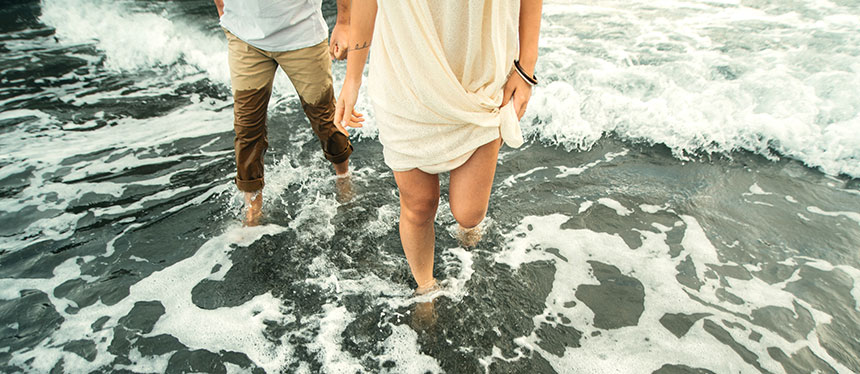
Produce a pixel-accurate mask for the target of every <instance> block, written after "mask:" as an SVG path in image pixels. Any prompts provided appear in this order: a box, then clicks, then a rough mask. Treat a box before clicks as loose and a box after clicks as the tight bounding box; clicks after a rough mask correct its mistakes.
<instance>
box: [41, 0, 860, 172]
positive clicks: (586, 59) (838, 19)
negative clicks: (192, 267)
mask: <svg viewBox="0 0 860 374" xmlns="http://www.w3.org/2000/svg"><path fill="white" fill-rule="evenodd" d="M818 3H819V2H815V1H806V2H804V1H800V2H795V3H792V5H778V4H771V3H768V2H761V3H760V4H759V3H757V4H753V5H742V4H739V3H736V2H720V3H715V2H701V1H692V0H686V1H684V0H676V1H671V0H667V1H661V2H658V3H656V4H655V3H652V2H644V1H635V2H629V1H623V2H622V1H611V2H601V4H600V5H599V6H597V5H593V4H591V3H584V2H574V1H548V2H547V4H546V6H545V11H544V16H543V25H542V35H541V57H540V61H539V63H538V66H537V71H538V75H539V76H540V77H541V79H542V81H543V82H545V83H543V84H542V85H541V86H539V87H537V88H536V89H535V91H534V94H533V97H532V99H531V102H530V103H529V111H528V112H527V113H526V116H525V118H524V120H523V121H522V124H523V130H524V133H525V135H526V136H527V137H529V138H530V139H532V140H534V141H540V142H542V143H545V144H548V145H556V146H562V147H564V148H565V149H567V150H569V151H572V150H585V149H589V148H590V147H592V146H593V145H594V144H595V143H596V142H598V141H599V140H600V139H601V138H603V137H606V136H613V137H617V138H620V139H623V140H626V141H632V142H638V143H645V144H662V145H665V146H667V147H669V148H670V149H671V150H672V152H673V154H674V155H675V156H676V157H678V158H679V159H682V160H688V159H694V158H696V157H697V156H701V155H707V154H730V153H732V152H736V151H748V152H753V153H757V154H761V155H763V156H765V157H768V158H772V159H776V158H779V157H789V158H793V159H797V160H799V161H801V162H803V163H805V164H806V165H808V166H810V167H813V168H818V169H820V170H821V171H823V172H825V173H827V174H832V175H839V174H844V175H848V176H850V177H855V178H856V177H860V96H859V95H856V93H855V92H856V87H858V86H860V35H858V33H857V32H856V30H857V27H858V25H860V14H858V13H860V11H858V9H857V8H856V7H849V6H848V5H844V6H839V5H835V4H829V5H828V6H822V5H821V4H818ZM128 6H129V5H128V4H127V3H119V4H116V3H112V2H105V1H96V0H86V1H80V2H78V1H76V2H74V4H72V2H71V1H70V0H45V1H43V14H42V17H41V20H42V21H43V22H45V23H46V24H49V25H50V26H52V27H54V28H56V35H57V37H58V38H60V39H61V40H62V41H63V42H68V43H86V42H95V43H96V45H97V48H99V49H100V50H102V51H103V52H104V54H105V56H106V58H105V62H104V63H105V65H106V66H107V67H109V68H112V69H117V70H134V69H150V68H152V67H157V66H166V65H167V66H169V65H177V64H179V65H185V66H190V67H193V68H196V69H199V71H202V72H205V73H206V75H207V77H208V78H209V79H210V80H212V81H214V82H216V83H220V84H223V85H228V84H229V76H228V67H227V64H226V48H225V46H224V42H223V40H222V38H221V37H220V35H218V34H217V32H214V33H213V32H212V30H213V29H217V28H213V27H210V28H206V27H200V25H199V23H201V22H206V20H202V19H193V20H192V19H187V20H183V18H181V17H177V16H175V15H172V14H168V12H167V11H164V10H163V11H161V12H158V11H154V10H149V13H147V12H141V11H139V10H138V11H136V12H135V13H134V14H131V13H130V12H131V11H130V10H129V9H127V7H128ZM213 12H214V9H213ZM94 19H99V20H100V22H92V21H93V20H94ZM195 22H197V23H198V25H197V26H193V25H194V23H195ZM211 22H213V23H214V22H216V21H215V18H214V17H212V19H211ZM342 65H343V63H336V64H335V69H334V71H335V75H336V80H340V78H341V77H342V76H343V72H344V69H343V66H342ZM278 75H279V78H278V80H277V81H276V92H277V94H278V95H280V96H282V97H287V96H291V95H292V89H291V86H290V84H289V82H288V81H287V80H286V79H284V77H283V76H282V75H283V74H280V73H279V74H278ZM359 104H361V102H360V103H359ZM365 104H366V103H365ZM366 106H367V105H365V107H366ZM368 125H369V126H368V128H367V129H364V130H361V131H357V133H358V134H359V135H360V136H363V137H370V138H374V137H375V136H376V134H375V126H373V124H372V121H369V123H368Z"/></svg>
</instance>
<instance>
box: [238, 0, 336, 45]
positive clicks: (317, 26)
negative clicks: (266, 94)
mask: <svg viewBox="0 0 860 374" xmlns="http://www.w3.org/2000/svg"><path fill="white" fill-rule="evenodd" d="M321 7H322V0H224V15H223V16H221V26H222V27H224V28H225V29H227V31H230V32H231V33H233V35H236V37H238V38H239V39H242V40H243V41H245V42H246V43H248V44H250V45H252V46H254V47H257V48H259V49H262V50H264V51H268V52H284V51H293V50H296V49H301V48H305V47H310V46H313V45H317V44H319V43H320V42H322V41H323V40H325V39H326V38H327V37H328V26H327V25H326V23H325V19H324V18H323V14H322V9H321Z"/></svg>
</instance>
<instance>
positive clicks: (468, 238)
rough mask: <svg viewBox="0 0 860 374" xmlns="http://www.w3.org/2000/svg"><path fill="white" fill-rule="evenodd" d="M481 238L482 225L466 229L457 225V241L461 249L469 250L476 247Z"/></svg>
mask: <svg viewBox="0 0 860 374" xmlns="http://www.w3.org/2000/svg"><path fill="white" fill-rule="evenodd" d="M482 223H483V222H482ZM483 236H484V228H483V226H482V225H478V226H475V227H470V228H468V229H467V228H465V227H463V226H460V225H459V224H458V225H457V234H456V237H457V241H458V242H459V243H460V246H462V247H463V248H471V247H474V246H476V245H477V244H478V242H479V241H481V238H482V237H483Z"/></svg>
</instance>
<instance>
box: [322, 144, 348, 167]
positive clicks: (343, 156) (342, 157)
mask: <svg viewBox="0 0 860 374" xmlns="http://www.w3.org/2000/svg"><path fill="white" fill-rule="evenodd" d="M323 153H324V154H325V158H326V160H329V161H331V163H332V164H339V163H342V162H344V161H346V160H348V159H349V156H350V155H351V154H352V143H349V144H347V146H346V149H344V150H343V152H341V153H338V154H336V155H333V154H331V153H328V152H326V151H323Z"/></svg>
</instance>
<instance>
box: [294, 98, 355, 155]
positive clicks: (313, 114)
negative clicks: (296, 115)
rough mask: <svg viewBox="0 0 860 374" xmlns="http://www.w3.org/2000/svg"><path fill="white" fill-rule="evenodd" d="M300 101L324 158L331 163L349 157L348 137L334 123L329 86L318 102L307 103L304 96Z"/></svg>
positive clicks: (350, 149)
mask: <svg viewBox="0 0 860 374" xmlns="http://www.w3.org/2000/svg"><path fill="white" fill-rule="evenodd" d="M301 102H302V109H303V110H304V111H305V115H306V116H307V117H308V121H310V123H311V128H312V129H313V130H314V134H316V135H317V138H319V140H320V146H322V150H323V154H324V155H325V158H326V159H327V160H329V161H331V162H332V163H333V164H339V163H341V162H344V161H346V160H347V159H349V156H350V154H352V144H351V143H350V141H349V138H348V137H347V136H346V135H344V134H343V133H342V132H340V131H339V130H338V129H337V127H336V126H335V125H334V111H335V100H334V92H333V90H332V89H331V87H329V89H328V90H327V91H326V92H324V93H323V96H322V98H321V99H320V101H319V102H316V103H308V102H306V101H305V100H304V98H301Z"/></svg>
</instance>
